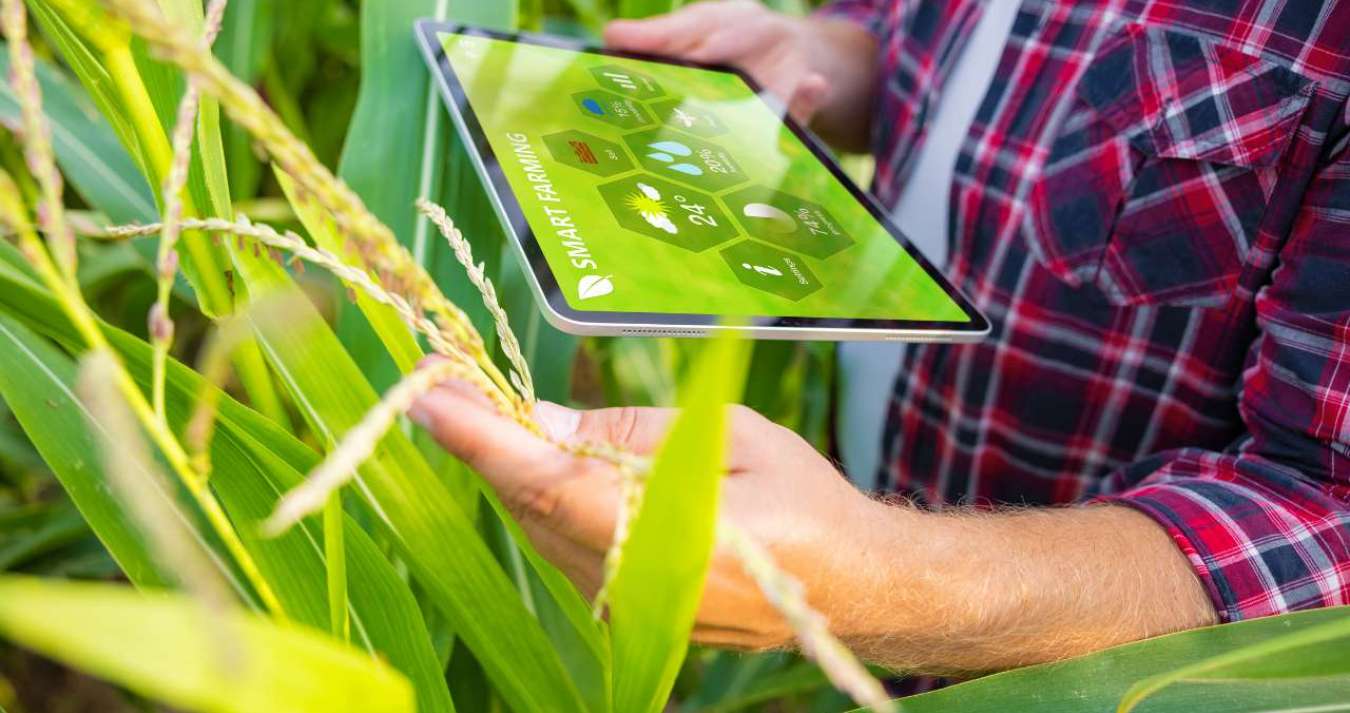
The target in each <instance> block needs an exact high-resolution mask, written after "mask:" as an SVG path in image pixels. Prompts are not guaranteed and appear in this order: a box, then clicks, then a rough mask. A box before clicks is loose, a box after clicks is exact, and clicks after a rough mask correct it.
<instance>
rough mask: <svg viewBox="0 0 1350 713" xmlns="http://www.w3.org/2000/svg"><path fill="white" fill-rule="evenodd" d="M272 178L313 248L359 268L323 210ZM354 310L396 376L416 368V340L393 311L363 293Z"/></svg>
mask: <svg viewBox="0 0 1350 713" xmlns="http://www.w3.org/2000/svg"><path fill="white" fill-rule="evenodd" d="M276 177H277V182H278V183H280V184H281V189H282V191H284V192H285V193H286V199H287V200H289V201H290V203H291V207H292V208H294V209H295V215H296V217H298V218H299V219H300V222H301V224H303V225H304V226H305V230H306V231H308V232H309V236H310V238H311V239H312V240H313V241H314V244H315V245H316V246H317V247H319V248H321V249H323V250H327V251H328V252H330V253H333V254H334V255H338V256H340V257H342V258H343V259H345V260H347V261H348V262H349V263H350V264H352V265H360V264H362V262H361V258H360V256H359V255H357V254H355V252H354V251H352V250H350V249H349V245H348V243H347V241H345V240H344V239H343V238H342V236H341V235H339V234H338V230H337V226H336V225H334V223H333V219H332V218H331V217H330V216H329V215H328V214H327V213H325V212H324V210H323V208H322V207H321V206H319V205H318V204H317V203H315V202H314V201H313V200H311V199H308V198H305V197H303V196H302V195H300V194H299V193H297V192H296V190H295V183H294V181H292V180H291V178H290V177H289V176H287V175H286V174H284V173H282V172H281V171H276ZM356 306H357V307H358V308H359V309H360V310H361V314H362V316H364V317H365V319H366V323H367V324H369V325H370V327H371V328H372V329H373V330H374V331H375V334H376V335H377V336H378V337H379V340H380V343H381V344H382V345H383V346H384V349H385V350H386V351H387V352H388V354H389V355H390V356H391V357H393V359H394V365H395V366H396V367H397V368H398V370H399V372H401V373H404V374H406V373H409V372H411V371H412V370H413V369H414V368H416V367H417V362H418V360H420V359H421V358H422V347H421V346H420V345H418V343H417V338H416V337H414V336H413V334H412V332H411V331H409V329H408V326H407V325H406V324H404V322H403V320H402V319H400V318H399V316H398V313H397V312H395V311H394V308H393V307H389V306H387V305H382V304H380V303H378V302H376V301H375V300H374V299H372V298H371V297H370V296H369V295H367V294H365V293H363V292H357V293H356Z"/></svg>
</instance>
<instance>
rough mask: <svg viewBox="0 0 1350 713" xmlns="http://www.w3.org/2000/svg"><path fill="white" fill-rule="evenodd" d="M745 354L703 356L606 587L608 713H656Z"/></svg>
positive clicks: (729, 343)
mask: <svg viewBox="0 0 1350 713" xmlns="http://www.w3.org/2000/svg"><path fill="white" fill-rule="evenodd" d="M748 354H749V352H748V348H747V346H746V343H745V342H741V341H736V340H735V338H734V337H731V336H722V337H719V338H717V339H715V340H713V341H711V342H709V343H708V344H707V345H706V346H705V347H704V349H703V352H702V353H701V354H700V355H699V358H698V360H697V361H696V363H695V366H694V367H693V370H692V371H691V372H690V376H689V377H688V379H687V381H686V382H685V384H684V388H683V390H682V394H681V405H682V406H683V411H682V412H681V413H680V415H679V417H678V418H677V419H676V420H675V423H674V425H673V426H672V427H671V430H670V434H669V435H668V436H667V437H666V440H665V442H664V443H663V444H662V446H661V448H660V449H659V450H658V452H657V455H656V460H655V462H654V463H653V465H652V470H651V473H650V474H649V476H648V478H647V492H646V495H645V496H644V498H643V505H642V509H641V510H640V511H639V513H638V514H637V516H636V517H635V518H634V520H633V523H632V532H631V534H630V536H629V539H628V543H627V545H626V546H625V547H624V552H623V558H622V560H621V562H620V565H619V570H618V573H617V574H616V575H615V578H614V582H613V583H612V585H611V587H612V591H611V595H610V612H609V616H610V630H611V632H612V634H613V647H614V661H615V668H616V669H617V670H618V671H619V672H620V675H618V676H616V677H615V680H614V709H615V710H619V711H634V712H635V713H638V712H641V711H659V710H661V708H662V706H663V705H665V702H666V698H667V697H668V696H669V694H670V689H671V686H673V685H674V683H675V674H676V673H678V672H679V667H680V662H681V661H682V660H683V659H684V655H685V650H686V649H685V642H687V641H688V639H689V632H690V631H691V630H692V628H693V625H694V614H695V612H696V611H697V609H698V602H699V598H700V596H701V595H702V593H703V582H704V580H705V579H706V578H707V574H708V562H709V560H710V558H711V556H712V550H713V541H714V526H715V524H716V518H717V505H718V496H719V493H720V492H721V481H722V476H723V474H724V473H725V472H726V462H725V453H726V439H727V433H726V429H727V412H728V410H727V404H729V403H732V402H734V401H736V399H737V398H738V397H739V395H740V390H741V388H742V386H743V385H744V381H745V369H746V364H747V362H748V361H749V356H748ZM675 533H679V536H678V537H673V535H674V534H675Z"/></svg>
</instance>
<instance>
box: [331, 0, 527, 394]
mask: <svg viewBox="0 0 1350 713" xmlns="http://www.w3.org/2000/svg"><path fill="white" fill-rule="evenodd" d="M515 7H516V2H515V0H507V1H502V0H498V1H497V2H491V3H479V2H475V3H469V2H458V1H452V0H397V1H394V2H380V3H364V4H363V5H362V6H361V91H360V94H359V96H358V99H357V105H356V110H355V112H354V113H353V115H352V120H351V124H350V126H349V127H348V132H347V140H346V142H345V144H344V146H343V151H342V158H341V161H340V162H339V164H338V175H339V176H340V177H341V178H342V179H343V180H345V181H346V182H347V183H348V184H349V185H351V187H352V188H353V189H354V190H355V191H356V192H357V193H358V194H359V195H360V196H361V198H362V200H363V201H364V202H365V203H366V205H367V206H368V207H369V208H370V209H371V211H372V212H373V213H375V215H376V216H377V217H379V218H380V220H381V221H383V222H384V223H385V224H386V225H388V226H389V227H390V229H392V230H393V231H394V234H395V235H396V236H398V239H399V240H400V242H402V243H403V245H404V246H405V247H407V248H408V250H409V251H410V252H412V254H413V255H414V257H416V258H417V260H418V261H419V262H421V263H422V265H423V266H424V267H425V268H426V269H427V272H429V273H430V274H431V275H432V277H433V278H435V280H436V283H437V285H438V286H439V287H440V288H441V291H442V292H444V293H445V295H446V296H447V297H449V298H450V299H451V300H452V301H454V302H455V303H456V304H458V305H460V306H461V307H463V308H464V309H465V311H466V312H467V313H468V314H469V316H470V318H471V319H472V320H473V322H474V326H475V327H477V328H478V330H479V332H481V333H482V334H483V335H484V338H485V339H487V340H488V341H489V342H490V341H491V340H492V334H493V329H492V327H493V325H492V319H491V317H490V316H489V315H488V314H487V310H486V309H484V308H483V307H482V305H481V303H480V298H479V295H478V293H477V291H476V290H475V289H474V288H473V286H472V285H470V284H469V283H468V280H466V279H464V273H463V270H462V268H460V267H459V265H458V264H457V263H456V261H455V258H454V255H453V253H452V252H451V251H450V250H449V248H448V246H447V245H446V244H445V242H444V241H443V240H442V239H441V237H440V236H439V235H437V233H436V229H435V227H434V226H432V225H431V224H430V223H429V222H428V221H427V220H425V219H424V218H422V217H421V216H419V215H417V214H416V212H415V211H414V210H413V208H412V206H413V202H414V201H415V200H416V199H418V198H427V199H430V200H435V201H437V202H440V203H442V204H443V205H445V206H446V208H447V209H448V210H449V212H450V215H451V216H453V217H455V219H456V220H457V221H459V223H460V225H459V227H460V229H461V230H463V232H464V235H465V236H466V237H468V239H469V240H470V242H471V243H472V244H473V246H474V248H475V252H476V253H477V256H478V259H479V260H484V259H486V260H487V261H488V262H489V270H488V274H489V275H493V274H496V270H495V263H496V260H497V256H498V254H499V251H500V249H501V245H502V242H501V241H502V238H501V226H500V225H499V224H497V222H496V221H495V220H494V219H493V218H492V216H493V212H492V207H491V204H490V203H488V200H487V195H486V193H485V192H484V191H483V188H482V186H481V185H480V184H478V182H477V180H476V178H475V174H474V169H473V168H472V165H471V163H470V162H469V159H468V156H467V154H466V153H465V152H464V150H463V147H462V146H461V145H460V144H459V143H458V141H457V140H454V139H453V138H452V133H453V129H452V128H451V127H450V120H449V117H448V116H447V115H446V112H445V110H444V109H443V108H442V106H441V103H440V96H439V94H438V92H437V91H436V89H435V87H434V86H433V85H432V79H431V73H430V72H429V71H428V69H427V67H426V65H425V63H424V62H423V61H422V57H421V53H420V52H419V50H418V48H417V45H416V43H415V42H414V37H413V23H414V21H416V20H418V19H420V18H424V17H430V18H446V17H454V18H455V19H458V20H463V21H468V22H473V23H475V24H485V25H491V26H494V27H500V28H506V27H511V26H513V25H514V23H515ZM466 181H467V182H466ZM363 312H364V310H363V309H360V310H358V309H356V308H353V307H352V306H351V305H343V306H342V307H341V308H340V310H339V314H338V327H337V332H338V335H339V336H340V337H341V338H342V342H343V344H345V345H346V346H347V347H348V349H349V351H350V352H351V353H352V355H353V357H354V358H355V359H356V361H357V363H358V364H360V365H361V367H362V371H364V372H366V373H367V374H369V375H371V380H372V381H373V382H374V383H375V384H376V385H377V386H381V387H383V386H385V385H387V384H389V383H392V382H393V380H394V379H395V378H396V377H397V373H396V372H395V371H394V370H393V369H392V368H391V366H390V364H389V362H388V359H387V358H386V357H385V355H384V352H383V350H382V349H380V348H379V343H378V339H377V337H378V336H379V335H378V331H379V327H378V325H369V326H368V325H367V323H366V321H365V319H363ZM364 316H365V317H367V318H368V317H369V315H368V314H366V315H364ZM371 327H375V333H372V330H371Z"/></svg>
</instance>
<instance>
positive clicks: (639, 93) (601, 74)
mask: <svg viewBox="0 0 1350 713" xmlns="http://www.w3.org/2000/svg"><path fill="white" fill-rule="evenodd" d="M591 75H592V76H593V77H595V81H596V82H598V83H599V84H600V86H602V87H604V88H605V89H608V90H610V91H612V92H618V93H619V94H622V95H624V96H629V97H633V98H634V99H642V100H647V99H655V98H657V97H659V96H662V95H664V94H665V91H664V90H662V89H661V85H659V84H657V83H656V80H654V79H652V78H651V77H649V76H647V75H645V74H643V73H642V72H635V71H633V70H631V69H628V68H627V67H621V66H619V65H617V64H606V65H604V66H601V67H593V68H592V69H591Z"/></svg>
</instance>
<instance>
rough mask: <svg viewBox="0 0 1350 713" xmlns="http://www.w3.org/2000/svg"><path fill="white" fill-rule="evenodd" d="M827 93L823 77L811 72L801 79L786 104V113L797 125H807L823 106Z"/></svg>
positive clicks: (827, 84) (827, 86) (828, 87)
mask: <svg viewBox="0 0 1350 713" xmlns="http://www.w3.org/2000/svg"><path fill="white" fill-rule="evenodd" d="M829 93H830V85H829V82H827V81H826V80H825V77H823V76H821V75H820V74H818V73H816V72H811V73H810V74H808V75H806V77H804V78H803V79H802V81H801V82H800V83H799V84H798V85H797V88H796V90H795V91H794V92H793V93H792V100H791V101H790V102H789V103H788V113H789V114H791V115H792V118H794V119H796V120H797V121H798V122H799V123H801V124H809V123H811V119H813V118H815V116H816V113H817V112H819V111H820V109H821V107H823V106H825V102H826V100H827V99H828V98H829Z"/></svg>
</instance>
